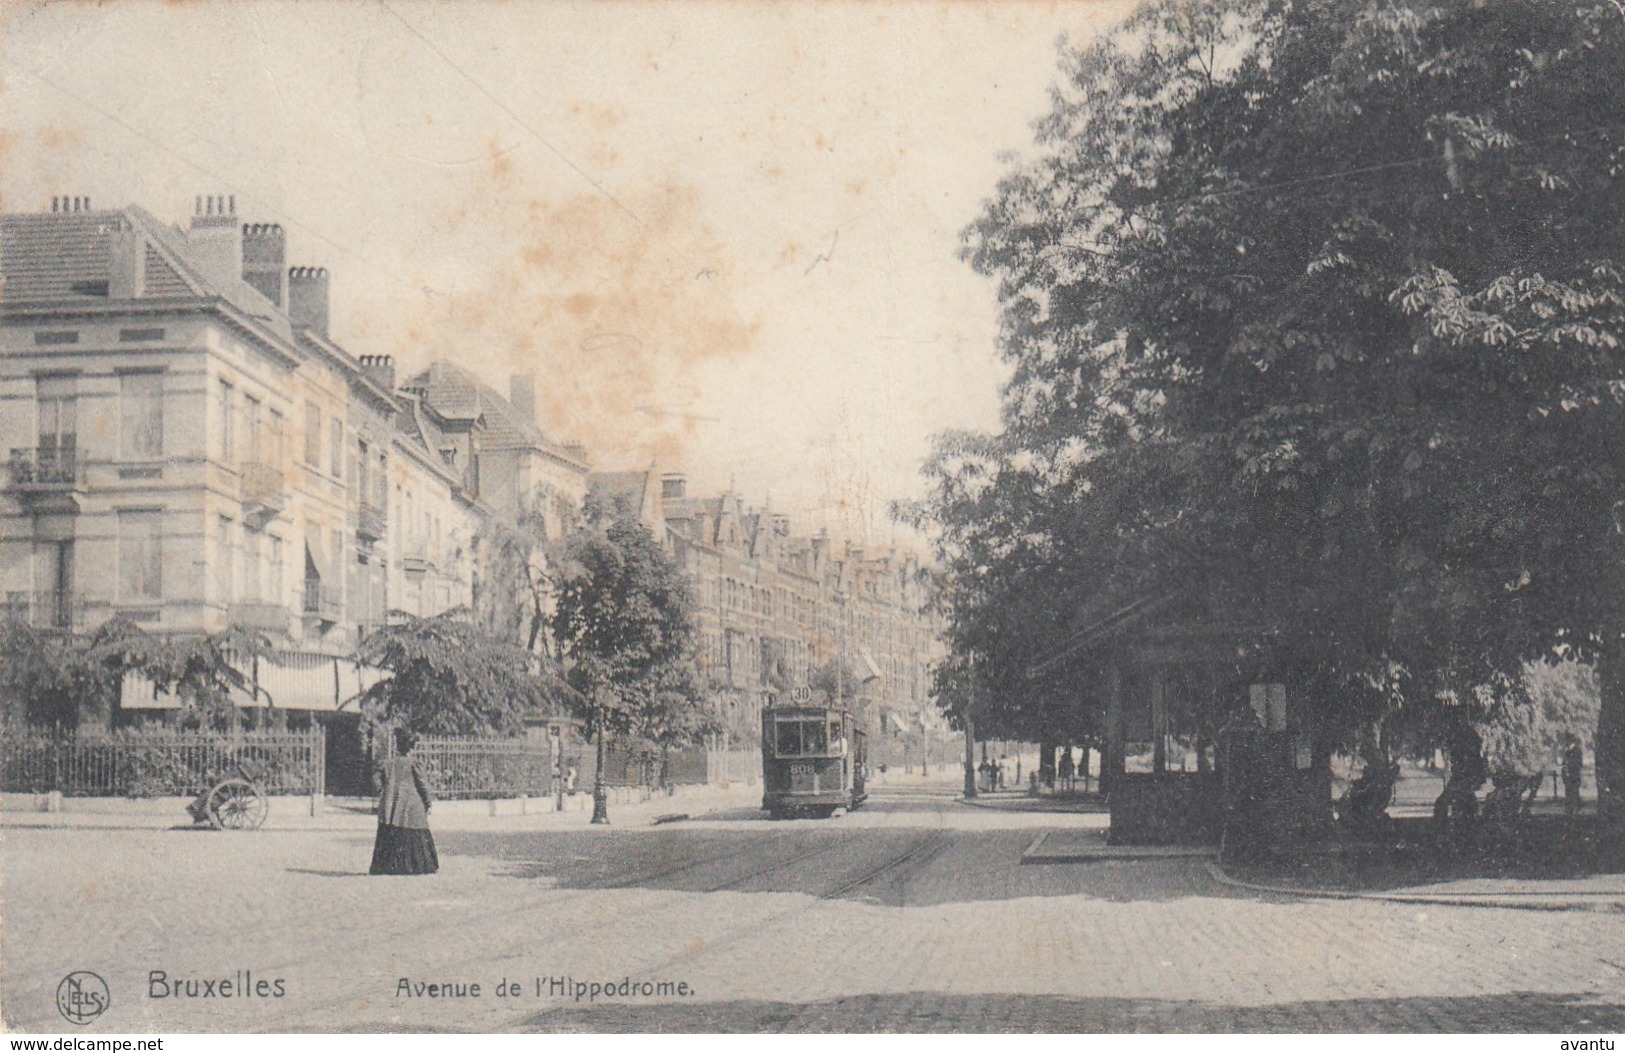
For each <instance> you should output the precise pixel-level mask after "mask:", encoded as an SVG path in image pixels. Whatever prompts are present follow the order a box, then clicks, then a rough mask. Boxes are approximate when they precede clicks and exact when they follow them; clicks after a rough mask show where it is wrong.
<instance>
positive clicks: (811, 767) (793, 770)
mask: <svg viewBox="0 0 1625 1053" xmlns="http://www.w3.org/2000/svg"><path fill="white" fill-rule="evenodd" d="M817 771H818V766H817V765H815V764H792V765H790V774H791V775H813V774H815V773H817Z"/></svg>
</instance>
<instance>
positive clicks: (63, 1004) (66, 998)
mask: <svg viewBox="0 0 1625 1053" xmlns="http://www.w3.org/2000/svg"><path fill="white" fill-rule="evenodd" d="M109 1001H111V999H110V998H109V997H108V993H107V983H106V981H104V980H103V979H102V978H101V977H99V976H97V975H96V974H95V973H92V972H84V971H79V972H72V973H69V974H68V975H66V976H64V977H63V978H62V982H61V983H59V984H57V985H56V1008H57V1011H58V1012H60V1013H61V1014H62V1016H63V1017H64V1018H65V1019H66V1020H67V1021H68V1023H70V1024H88V1023H90V1022H91V1021H92V1020H94V1019H96V1018H97V1017H99V1016H101V1015H102V1014H103V1013H105V1012H107V1005H108V1002H109Z"/></svg>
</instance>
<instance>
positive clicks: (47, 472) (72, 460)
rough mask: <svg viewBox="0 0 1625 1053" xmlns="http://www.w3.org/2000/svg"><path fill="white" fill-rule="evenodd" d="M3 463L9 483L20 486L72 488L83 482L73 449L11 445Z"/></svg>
mask: <svg viewBox="0 0 1625 1053" xmlns="http://www.w3.org/2000/svg"><path fill="white" fill-rule="evenodd" d="M6 467H7V470H8V472H9V481H10V485H11V486H12V487H14V488H16V489H20V490H71V489H73V488H75V487H77V486H78V485H79V484H80V483H81V482H82V475H81V472H80V469H81V468H82V465H80V463H79V459H78V456H77V455H76V453H75V451H74V450H72V449H66V450H64V449H61V448H60V447H38V448H34V449H29V448H26V447H25V448H23V449H20V450H19V449H14V450H12V451H11V457H10V459H9V460H8V461H7V463H6Z"/></svg>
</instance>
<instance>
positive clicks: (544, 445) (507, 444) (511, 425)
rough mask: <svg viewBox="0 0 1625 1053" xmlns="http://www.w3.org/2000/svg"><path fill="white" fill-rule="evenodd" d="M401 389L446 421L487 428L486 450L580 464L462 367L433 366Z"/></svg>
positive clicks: (442, 364)
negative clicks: (538, 454)
mask: <svg viewBox="0 0 1625 1053" xmlns="http://www.w3.org/2000/svg"><path fill="white" fill-rule="evenodd" d="M401 387H402V389H403V390H406V391H411V392H414V393H416V394H419V395H421V396H422V398H423V400H424V401H425V402H426V403H428V405H429V408H430V409H432V410H434V412H436V413H438V414H439V415H440V416H441V418H442V419H444V420H447V421H457V422H467V423H472V422H474V421H480V422H481V423H482V424H483V425H484V432H483V434H482V437H481V445H482V446H483V447H484V448H485V449H488V450H492V449H498V450H500V449H534V450H541V451H543V452H545V453H548V454H551V455H552V456H554V457H557V458H559V459H561V460H565V461H569V462H570V463H571V464H581V459H580V457H578V456H577V455H576V454H574V453H572V452H570V451H569V450H567V449H566V448H565V447H564V446H562V445H561V444H559V443H556V442H554V441H553V440H552V439H550V438H548V437H547V436H546V435H545V434H543V433H542V430H541V429H540V428H539V427H537V426H536V425H535V424H534V423H532V422H531V421H528V420H526V419H525V416H524V414H522V413H520V412H519V410H517V409H515V408H514V405H513V403H511V402H509V401H508V400H507V399H505V398H503V397H502V396H501V395H499V394H497V393H496V391H495V390H493V389H492V388H491V387H490V386H489V385H488V384H485V383H484V382H482V381H481V380H479V379H478V378H477V377H475V376H474V375H473V374H472V373H470V372H469V371H468V370H466V369H464V368H463V367H462V366H459V365H456V364H454V363H451V362H445V361H435V362H432V363H430V365H429V368H428V369H426V370H423V371H422V372H420V373H418V374H416V375H414V376H412V377H410V378H408V379H407V380H406V381H405V382H404V383H402V384H401ZM581 466H582V467H585V465H584V464H582V465H581Z"/></svg>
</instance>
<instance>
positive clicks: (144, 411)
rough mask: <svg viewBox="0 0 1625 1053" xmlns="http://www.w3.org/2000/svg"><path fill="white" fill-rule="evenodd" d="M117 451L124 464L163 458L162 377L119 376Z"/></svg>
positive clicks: (161, 375)
mask: <svg viewBox="0 0 1625 1053" xmlns="http://www.w3.org/2000/svg"><path fill="white" fill-rule="evenodd" d="M119 420H120V432H119V434H120V440H119V442H120V450H121V455H122V456H123V457H124V458H125V459H126V460H146V459H149V458H154V457H162V456H163V455H164V375H163V374H162V373H124V374H122V375H120V376H119Z"/></svg>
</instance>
